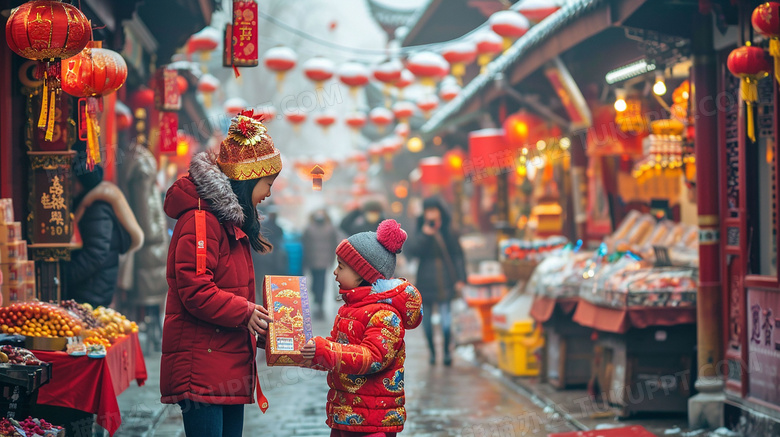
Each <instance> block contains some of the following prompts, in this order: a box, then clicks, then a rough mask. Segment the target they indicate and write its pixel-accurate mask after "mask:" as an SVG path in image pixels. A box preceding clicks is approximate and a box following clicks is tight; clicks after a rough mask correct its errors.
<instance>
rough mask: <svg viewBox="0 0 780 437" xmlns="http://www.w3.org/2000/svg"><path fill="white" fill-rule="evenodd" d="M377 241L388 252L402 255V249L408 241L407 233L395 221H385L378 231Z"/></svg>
mask: <svg viewBox="0 0 780 437" xmlns="http://www.w3.org/2000/svg"><path fill="white" fill-rule="evenodd" d="M376 239H377V241H379V244H381V245H382V246H383V247H384V248H385V249H387V250H388V251H390V252H392V253H401V247H403V245H404V242H405V241H406V231H404V230H403V229H401V225H400V224H399V223H398V222H397V221H395V220H393V219H387V220H383V221H382V223H380V224H379V227H378V228H377V229H376Z"/></svg>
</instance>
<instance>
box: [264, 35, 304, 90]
mask: <svg viewBox="0 0 780 437" xmlns="http://www.w3.org/2000/svg"><path fill="white" fill-rule="evenodd" d="M263 63H264V64H265V66H266V68H268V69H269V70H271V71H273V72H275V73H276V87H277V89H278V90H280V91H281V89H282V82H284V75H285V74H286V73H287V72H288V71H290V70H292V69H293V68H295V65H296V64H297V63H298V55H296V54H295V52H294V51H293V50H292V49H291V48H289V47H284V46H279V47H273V48H270V49H268V51H267V52H265V56H263Z"/></svg>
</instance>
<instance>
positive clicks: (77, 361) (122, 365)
mask: <svg viewBox="0 0 780 437" xmlns="http://www.w3.org/2000/svg"><path fill="white" fill-rule="evenodd" d="M32 352H33V353H34V354H35V356H36V357H38V359H40V360H41V361H46V362H49V363H51V364H52V378H51V381H50V382H49V384H47V385H45V386H43V387H41V388H40V390H38V405H39V406H40V405H43V406H51V407H63V408H70V409H74V410H80V411H83V412H86V413H89V414H96V415H97V418H96V422H97V423H98V425H100V426H102V427H103V428H105V429H106V430H107V431H108V434H109V435H111V436H113V435H114V433H115V432H116V430H117V429H119V426H120V425H121V424H122V417H121V415H120V412H119V404H118V403H117V399H116V397H117V396H118V395H119V394H121V393H122V392H123V391H125V390H126V389H127V388H128V387H129V386H130V383H131V382H132V381H133V380H135V381H136V383H137V384H138V385H139V386H142V385H144V383H145V382H146V378H147V374H146V362H145V361H144V356H143V352H142V351H141V344H140V343H139V342H138V334H137V333H132V334H129V335H126V336H125V337H123V338H121V339H120V340H118V341H117V342H116V343H115V344H114V345H112V346H111V347H110V348H109V349H108V352H107V354H106V357H105V358H89V357H87V356H83V357H71V356H70V355H68V354H67V353H66V352H62V351H58V352H51V351H39V350H33V351H32ZM47 420H48V419H47ZM55 424H57V423H55ZM57 425H59V424H57ZM68 425H70V424H68Z"/></svg>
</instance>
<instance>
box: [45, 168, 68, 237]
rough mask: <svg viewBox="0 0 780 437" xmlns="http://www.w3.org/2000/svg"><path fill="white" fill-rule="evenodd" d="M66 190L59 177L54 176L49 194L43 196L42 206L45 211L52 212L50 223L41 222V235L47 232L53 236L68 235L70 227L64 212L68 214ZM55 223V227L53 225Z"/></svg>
mask: <svg viewBox="0 0 780 437" xmlns="http://www.w3.org/2000/svg"><path fill="white" fill-rule="evenodd" d="M64 193H65V190H64V189H63V187H62V183H61V181H60V177H59V176H54V178H52V180H51V185H50V186H49V192H48V193H43V194H42V195H41V206H42V207H43V209H44V210H51V214H50V215H49V219H48V221H43V222H41V234H46V233H47V232H48V233H50V234H51V235H67V234H68V226H67V225H66V224H65V219H64V218H63V212H64V213H66V214H67V212H68V207H67V206H66V205H65V197H64V196H63V194H64ZM51 223H53V225H52V224H51Z"/></svg>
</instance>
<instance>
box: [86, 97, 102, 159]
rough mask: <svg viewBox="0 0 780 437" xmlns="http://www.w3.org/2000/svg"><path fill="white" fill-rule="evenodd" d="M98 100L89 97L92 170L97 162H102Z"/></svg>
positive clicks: (88, 117)
mask: <svg viewBox="0 0 780 437" xmlns="http://www.w3.org/2000/svg"><path fill="white" fill-rule="evenodd" d="M97 113H98V101H97V99H95V98H93V97H89V98H87V168H88V169H89V171H92V169H93V168H95V164H100V142H99V141H98V136H99V135H100V125H99V124H98V120H97Z"/></svg>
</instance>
